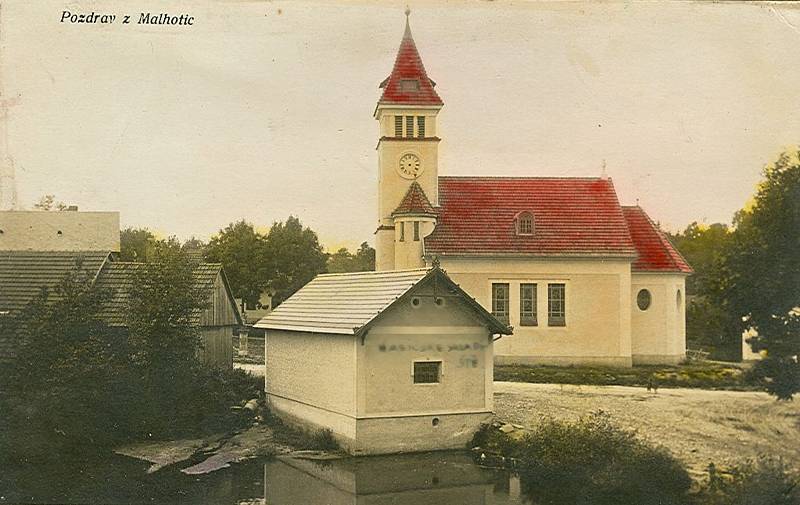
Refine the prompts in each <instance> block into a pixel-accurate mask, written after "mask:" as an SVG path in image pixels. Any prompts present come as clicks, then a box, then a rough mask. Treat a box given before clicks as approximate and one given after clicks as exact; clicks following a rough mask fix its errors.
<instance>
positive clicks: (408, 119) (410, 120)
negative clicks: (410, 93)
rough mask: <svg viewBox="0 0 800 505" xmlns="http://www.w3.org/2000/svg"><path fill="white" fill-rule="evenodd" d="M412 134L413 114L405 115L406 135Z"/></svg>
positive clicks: (411, 135)
mask: <svg viewBox="0 0 800 505" xmlns="http://www.w3.org/2000/svg"><path fill="white" fill-rule="evenodd" d="M413 136H414V116H406V137H413Z"/></svg>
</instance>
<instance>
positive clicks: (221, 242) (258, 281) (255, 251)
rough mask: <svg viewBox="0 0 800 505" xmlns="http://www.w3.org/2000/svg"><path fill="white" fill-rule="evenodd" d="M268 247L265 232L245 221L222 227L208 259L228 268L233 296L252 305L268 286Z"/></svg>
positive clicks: (208, 247)
mask: <svg viewBox="0 0 800 505" xmlns="http://www.w3.org/2000/svg"><path fill="white" fill-rule="evenodd" d="M266 246H267V244H266V238H265V237H264V235H262V234H261V233H258V232H257V231H256V230H255V228H254V227H253V225H252V224H250V223H248V222H246V221H244V220H242V221H239V222H236V223H231V224H229V225H228V226H227V227H225V229H223V230H220V231H219V233H217V234H216V235H215V236H214V237H212V238H211V242H209V244H208V246H207V248H206V259H207V260H208V261H212V262H216V263H221V264H222V267H223V268H224V269H225V275H227V277H228V282H230V285H231V290H232V291H233V296H234V297H236V298H242V299H244V301H245V302H246V303H247V304H248V305H251V306H252V305H255V304H256V303H257V302H258V297H259V296H260V295H261V293H262V292H263V291H265V290H266V289H267V286H268V282H269V278H268V276H267V274H268V256H267V252H266Z"/></svg>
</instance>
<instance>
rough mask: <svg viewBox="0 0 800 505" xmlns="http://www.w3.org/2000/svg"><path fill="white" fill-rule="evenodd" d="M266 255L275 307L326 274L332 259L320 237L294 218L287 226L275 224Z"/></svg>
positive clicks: (267, 239)
mask: <svg viewBox="0 0 800 505" xmlns="http://www.w3.org/2000/svg"><path fill="white" fill-rule="evenodd" d="M265 251H266V257H267V265H268V266H267V277H268V279H269V289H270V292H271V293H272V303H273V307H276V306H278V305H279V304H280V303H281V302H283V301H284V300H285V299H287V298H289V297H290V296H292V294H294V292H295V291H297V290H298V289H300V288H301V287H303V286H304V285H305V284H306V283H308V282H309V281H310V280H311V279H313V278H314V276H316V275H317V274H319V273H322V272H325V271H326V265H327V260H328V255H327V254H325V252H324V251H323V250H322V246H321V245H320V243H319V238H318V237H317V234H316V233H315V232H314V231H313V230H312V229H310V228H307V227H303V224H302V223H301V222H300V219H298V218H297V217H294V216H289V218H288V219H287V220H286V222H285V223H273V225H272V228H271V229H270V230H269V233H268V234H267V238H266V248H265Z"/></svg>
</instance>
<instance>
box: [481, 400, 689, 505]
mask: <svg viewBox="0 0 800 505" xmlns="http://www.w3.org/2000/svg"><path fill="white" fill-rule="evenodd" d="M494 438H496V436H495V435H491V434H489V435H488V436H487V434H486V433H485V431H484V432H479V437H478V438H476V440H475V442H483V443H484V444H485V445H486V444H488V445H489V446H494V447H500V448H501V451H502V455H503V456H505V457H511V458H515V459H516V460H517V463H516V464H517V471H518V472H519V474H520V478H521V482H522V486H523V491H524V492H525V494H527V495H528V496H529V497H530V498H531V499H532V501H533V502H535V503H547V504H562V503H563V504H592V505H605V504H609V505H612V504H613V505H618V504H636V505H649V504H653V505H656V504H658V505H668V504H673V503H675V504H677V503H685V501H686V499H687V493H688V490H689V487H690V485H691V478H690V477H689V475H688V473H687V472H686V470H685V468H684V467H683V465H682V464H681V463H680V462H679V461H678V460H676V459H675V458H674V457H673V456H672V455H671V454H669V452H667V451H666V449H663V448H660V447H652V446H650V445H648V444H646V443H645V442H643V441H642V440H640V439H639V438H637V436H636V434H635V433H633V432H630V431H626V430H623V429H620V428H618V427H616V426H614V425H613V424H612V423H611V422H610V420H609V418H608V416H607V415H606V414H604V413H602V412H598V413H594V414H592V415H590V416H588V417H585V418H581V419H580V420H578V421H575V422H567V421H554V420H548V421H544V422H542V423H541V424H540V425H539V426H537V427H536V428H535V429H534V430H533V431H532V432H531V433H529V434H527V435H525V436H524V437H523V438H522V439H521V440H519V441H509V440H508V439H506V442H498V441H497V440H494V441H492V439H494Z"/></svg>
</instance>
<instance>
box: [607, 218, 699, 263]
mask: <svg viewBox="0 0 800 505" xmlns="http://www.w3.org/2000/svg"><path fill="white" fill-rule="evenodd" d="M622 212H623V214H624V215H625V220H626V221H627V223H628V229H629V230H630V233H631V238H633V243H634V245H635V246H636V251H637V252H638V254H639V257H638V258H637V259H636V261H634V262H633V265H632V266H631V270H633V271H634V272H637V271H638V272H682V273H687V274H690V273H692V272H693V270H692V267H690V266H689V264H688V263H687V262H686V260H685V259H684V258H683V256H681V253H679V252H678V250H677V249H675V246H673V245H672V243H671V242H670V241H669V239H668V238H667V237H666V236H665V235H664V234H663V233H662V232H661V230H659V229H658V226H657V225H656V224H655V223H653V221H652V220H651V219H650V216H648V215H647V213H645V211H644V210H642V209H641V207H638V206H637V207H622Z"/></svg>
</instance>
